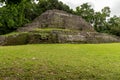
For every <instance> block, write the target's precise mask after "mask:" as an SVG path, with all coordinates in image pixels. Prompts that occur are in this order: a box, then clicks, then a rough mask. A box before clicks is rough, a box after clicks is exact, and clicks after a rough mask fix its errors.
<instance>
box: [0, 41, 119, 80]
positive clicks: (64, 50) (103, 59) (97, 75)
mask: <svg viewBox="0 0 120 80" xmlns="http://www.w3.org/2000/svg"><path fill="white" fill-rule="evenodd" d="M0 80H120V43H114V44H34V45H22V46H3V47H2V46H1V47H0Z"/></svg>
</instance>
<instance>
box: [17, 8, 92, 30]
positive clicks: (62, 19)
mask: <svg viewBox="0 0 120 80" xmlns="http://www.w3.org/2000/svg"><path fill="white" fill-rule="evenodd" d="M35 28H61V29H71V30H80V31H94V29H93V27H92V26H91V25H90V24H89V23H87V22H86V21H85V20H84V19H82V18H81V17H80V16H77V15H72V14H69V13H67V12H65V11H61V10H48V11H46V12H45V13H43V14H42V15H40V16H39V17H37V18H36V19H35V20H34V21H33V22H32V23H30V24H27V25H25V26H24V27H22V28H19V29H18V31H20V32H21V31H31V30H32V29H35Z"/></svg>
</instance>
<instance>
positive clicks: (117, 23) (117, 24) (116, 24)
mask: <svg viewBox="0 0 120 80" xmlns="http://www.w3.org/2000/svg"><path fill="white" fill-rule="evenodd" d="M108 23H109V29H108V30H109V32H110V33H111V34H114V35H117V36H120V17H117V16H113V17H111V18H110V19H109V20H108Z"/></svg>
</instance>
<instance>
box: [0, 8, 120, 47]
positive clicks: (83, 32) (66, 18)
mask: <svg viewBox="0 0 120 80" xmlns="http://www.w3.org/2000/svg"><path fill="white" fill-rule="evenodd" d="M110 42H120V38H119V37H117V36H114V35H108V34H105V33H98V32H96V31H95V30H94V28H93V27H92V26H91V25H90V24H89V23H87V22H86V21H85V20H84V19H82V18H81V17H80V16H76V15H72V14H69V13H66V12H64V11H60V10H48V11H46V12H45V13H43V14H42V15H41V16H39V17H37V18H36V19H35V20H33V22H32V23H29V24H26V25H25V26H24V27H21V28H19V29H18V30H17V31H16V32H13V33H10V34H6V35H1V36H0V45H21V44H33V43H36V44H38V43H110Z"/></svg>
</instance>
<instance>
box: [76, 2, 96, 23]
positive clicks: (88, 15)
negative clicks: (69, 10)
mask: <svg viewBox="0 0 120 80" xmlns="http://www.w3.org/2000/svg"><path fill="white" fill-rule="evenodd" d="M76 14H77V15H79V16H81V17H82V18H84V19H85V20H86V21H87V22H89V23H91V24H93V19H94V9H93V8H92V7H91V5H89V4H88V3H84V4H82V5H80V6H78V7H76Z"/></svg>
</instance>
